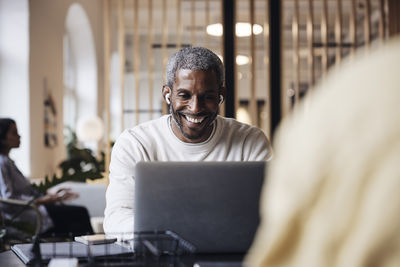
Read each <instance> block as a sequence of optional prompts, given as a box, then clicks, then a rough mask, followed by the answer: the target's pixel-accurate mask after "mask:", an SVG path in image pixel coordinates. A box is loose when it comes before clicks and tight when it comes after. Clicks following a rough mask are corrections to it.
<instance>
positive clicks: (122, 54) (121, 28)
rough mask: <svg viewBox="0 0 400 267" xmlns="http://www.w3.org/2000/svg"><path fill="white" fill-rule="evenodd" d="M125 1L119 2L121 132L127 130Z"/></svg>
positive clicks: (120, 0)
mask: <svg viewBox="0 0 400 267" xmlns="http://www.w3.org/2000/svg"><path fill="white" fill-rule="evenodd" d="M124 11H125V0H118V54H119V69H120V73H119V74H120V75H119V79H120V84H119V86H120V98H121V99H120V101H121V105H120V109H121V114H122V116H121V130H122V129H124V128H125V116H124V114H125V103H124V96H125V90H124V89H125V23H124V19H125V18H124Z"/></svg>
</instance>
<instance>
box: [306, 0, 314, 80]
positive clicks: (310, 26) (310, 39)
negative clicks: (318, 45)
mask: <svg viewBox="0 0 400 267" xmlns="http://www.w3.org/2000/svg"><path fill="white" fill-rule="evenodd" d="M313 2H314V0H308V13H307V47H308V55H307V62H308V72H309V84H310V87H311V88H312V87H313V86H314V84H315V71H314V47H313V45H314V3H313Z"/></svg>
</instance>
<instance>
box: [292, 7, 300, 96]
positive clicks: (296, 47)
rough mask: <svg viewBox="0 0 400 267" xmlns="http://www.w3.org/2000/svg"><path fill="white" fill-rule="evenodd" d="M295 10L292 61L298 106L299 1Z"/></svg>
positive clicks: (294, 88)
mask: <svg viewBox="0 0 400 267" xmlns="http://www.w3.org/2000/svg"><path fill="white" fill-rule="evenodd" d="M293 9H294V10H293V20H292V39H293V53H292V61H293V76H294V83H293V90H294V92H295V103H296V104H297V103H298V101H299V99H300V64H299V61H300V56H299V49H300V48H299V47H300V44H299V42H300V37H299V0H294V7H293Z"/></svg>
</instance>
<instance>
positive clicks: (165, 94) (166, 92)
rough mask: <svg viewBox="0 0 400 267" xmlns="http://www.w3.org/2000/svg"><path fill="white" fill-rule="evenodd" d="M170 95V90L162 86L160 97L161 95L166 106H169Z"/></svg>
mask: <svg viewBox="0 0 400 267" xmlns="http://www.w3.org/2000/svg"><path fill="white" fill-rule="evenodd" d="M171 94H172V90H171V88H169V87H168V86H166V85H164V86H163V88H162V95H163V98H164V100H165V102H167V104H168V105H169V104H171Z"/></svg>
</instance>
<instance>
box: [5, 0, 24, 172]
mask: <svg viewBox="0 0 400 267" xmlns="http://www.w3.org/2000/svg"><path fill="white" fill-rule="evenodd" d="M28 7H29V6H28V1H27V0H19V1H9V0H0V117H10V118H12V119H14V120H15V121H16V123H17V126H18V130H19V133H20V135H21V147H20V148H19V149H14V150H12V151H11V158H13V159H14V160H15V162H16V164H17V165H18V166H19V168H20V169H21V171H22V172H23V173H24V174H25V175H30V157H29V156H30V135H29V127H30V122H29V120H28V119H27V118H28V117H29V109H30V103H29V61H28V59H29V10H28Z"/></svg>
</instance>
